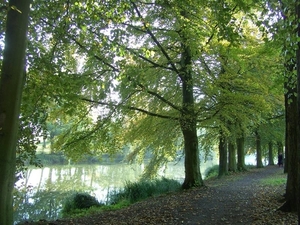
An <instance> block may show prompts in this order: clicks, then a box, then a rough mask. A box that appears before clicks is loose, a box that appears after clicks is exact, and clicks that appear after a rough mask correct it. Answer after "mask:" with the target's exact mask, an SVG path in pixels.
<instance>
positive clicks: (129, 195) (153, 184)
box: [109, 178, 181, 205]
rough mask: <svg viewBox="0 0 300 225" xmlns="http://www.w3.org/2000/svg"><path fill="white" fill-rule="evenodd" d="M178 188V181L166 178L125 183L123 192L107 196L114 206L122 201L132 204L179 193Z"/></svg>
mask: <svg viewBox="0 0 300 225" xmlns="http://www.w3.org/2000/svg"><path fill="white" fill-rule="evenodd" d="M180 187H181V186H180V183H179V182H178V181H175V180H172V179H167V178H162V179H155V180H153V181H149V180H142V181H139V182H133V183H132V182H127V183H126V184H125V187H124V189H123V190H121V191H118V192H117V193H113V194H111V196H109V198H110V204H112V205H114V204H118V203H119V202H124V201H125V202H127V201H128V202H130V203H134V202H137V201H140V200H143V199H146V198H149V197H152V196H156V195H160V194H164V193H168V192H174V191H179V190H180V189H181V188H180Z"/></svg>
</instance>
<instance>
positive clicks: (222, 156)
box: [219, 135, 228, 177]
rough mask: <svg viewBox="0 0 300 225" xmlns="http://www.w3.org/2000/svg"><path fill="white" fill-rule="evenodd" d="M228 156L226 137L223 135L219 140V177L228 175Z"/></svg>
mask: <svg viewBox="0 0 300 225" xmlns="http://www.w3.org/2000/svg"><path fill="white" fill-rule="evenodd" d="M227 158H228V157H227V143H226V138H225V137H223V136H222V135H221V136H220V141H219V177H222V176H224V175H226V174H227V172H228V163H227Z"/></svg>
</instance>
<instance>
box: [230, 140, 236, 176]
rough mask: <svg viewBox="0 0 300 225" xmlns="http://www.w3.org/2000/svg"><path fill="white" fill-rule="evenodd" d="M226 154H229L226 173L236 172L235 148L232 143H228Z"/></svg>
mask: <svg viewBox="0 0 300 225" xmlns="http://www.w3.org/2000/svg"><path fill="white" fill-rule="evenodd" d="M228 152H229V164H228V171H231V172H236V170H237V166H236V148H235V145H234V144H233V143H232V142H229V143H228Z"/></svg>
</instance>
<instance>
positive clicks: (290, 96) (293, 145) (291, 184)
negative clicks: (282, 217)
mask: <svg viewBox="0 0 300 225" xmlns="http://www.w3.org/2000/svg"><path fill="white" fill-rule="evenodd" d="M285 86H286V88H287V93H286V94H285V107H286V115H285V116H286V132H287V135H286V149H287V152H288V157H287V159H286V164H288V166H287V172H288V177H287V185H286V202H285V204H284V205H283V206H282V207H281V208H280V209H281V210H283V211H296V210H297V199H298V197H297V191H298V188H297V187H298V185H297V182H298V181H297V179H298V176H297V174H298V173H297V171H298V165H297V163H298V161H297V157H298V154H297V132H296V131H297V99H296V96H295V95H294V93H295V91H296V90H295V88H290V87H288V86H289V85H285Z"/></svg>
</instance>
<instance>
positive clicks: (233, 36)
mask: <svg viewBox="0 0 300 225" xmlns="http://www.w3.org/2000/svg"><path fill="white" fill-rule="evenodd" d="M21 2H22V3H20V1H16V0H11V1H10V3H9V5H7V6H6V5H5V6H3V7H2V8H3V9H4V10H3V11H5V12H7V16H6V14H5V15H4V14H3V15H2V14H1V16H2V17H3V19H2V20H1V23H2V24H3V25H4V22H5V21H6V25H5V32H4V33H3V34H1V39H2V37H4V36H3V35H4V34H5V51H4V54H3V56H2V58H1V59H2V70H1V84H0V132H1V133H0V146H1V154H2V156H3V157H1V160H0V170H1V171H4V172H3V173H2V175H0V183H1V185H0V194H1V196H0V198H1V199H3V201H1V203H0V223H1V224H12V216H11V215H12V194H11V193H12V188H13V183H14V182H13V181H14V173H15V162H16V158H15V156H16V154H17V162H19V163H20V164H18V165H21V167H22V166H23V164H22V163H23V162H24V161H26V160H28V158H29V159H30V160H31V161H32V162H33V163H35V161H34V156H35V146H36V144H37V137H38V136H41V135H45V134H46V132H47V122H49V121H50V122H52V123H54V122H56V123H66V124H71V126H68V128H67V129H65V130H64V132H63V133H61V134H60V135H59V137H58V138H57V139H56V142H55V143H54V144H53V147H54V148H56V149H59V150H60V151H63V152H64V154H65V155H67V156H69V157H71V158H74V159H76V158H79V157H81V156H82V155H83V154H101V153H109V154H114V153H116V152H117V151H119V149H121V148H122V147H123V146H126V145H129V144H130V146H133V151H132V152H131V153H130V155H129V158H130V159H135V158H140V159H142V158H143V156H144V155H145V154H146V153H147V151H149V150H151V155H152V156H153V158H152V161H151V162H150V163H149V167H148V170H147V171H146V173H148V174H149V175H151V174H152V172H153V171H155V170H156V169H157V168H158V167H159V165H160V164H162V163H165V162H167V161H168V160H171V159H173V158H174V157H175V156H176V154H177V152H178V150H179V149H183V154H184V159H185V164H184V167H185V168H184V169H185V180H184V183H183V185H182V186H183V188H190V187H194V186H201V185H203V180H202V176H201V173H200V160H199V151H200V150H203V151H208V150H209V149H211V148H212V147H213V146H214V145H216V144H218V145H219V153H220V175H223V174H225V173H226V171H227V170H228V169H229V170H236V169H240V170H243V169H244V152H245V147H244V141H245V138H246V137H250V136H252V137H254V140H255V143H256V150H257V158H258V165H257V166H258V167H261V166H262V162H261V145H262V143H263V142H265V143H267V144H269V146H270V149H271V148H272V144H273V143H274V142H275V143H283V142H284V138H283V136H284V116H285V117H286V132H285V134H286V137H285V140H286V141H285V143H286V150H287V154H286V155H287V162H288V163H287V165H288V166H287V170H288V174H289V175H288V185H287V205H288V206H289V207H290V209H292V210H295V209H296V208H295V207H296V206H297V201H296V200H295V199H299V198H298V196H299V195H298V190H296V189H297V187H298V186H299V185H296V184H298V183H297V182H298V180H297V179H298V176H297V175H298V174H299V173H298V167H297V164H295V162H297V161H296V160H298V157H299V154H298V152H299V151H298V148H299V146H300V145H297V133H296V130H297V129H299V124H298V127H297V121H296V120H297V118H298V116H297V115H299V112H298V111H297V100H298V101H299V98H297V97H296V95H295V93H296V92H297V91H299V89H297V86H296V81H297V79H296V75H297V71H298V68H299V67H298V66H297V65H298V58H297V57H296V56H298V55H297V54H298V53H297V54H296V52H297V51H298V36H297V35H295V30H297V31H298V30H299V28H298V22H297V21H298V20H297V16H298V14H297V13H298V3H295V2H294V1H288V0H287V1H286V2H284V1H281V2H269V1H263V0H262V1H255V2H252V1H240V0H232V1H225V0H224V1H201V0H200V1H199V0H197V1H195V0H191V1H169V0H157V1H150V0H149V1H148V0H144V1H130V0H106V1H101V3H100V2H99V1H93V0H88V1H76V0H68V1H47V2H45V1H38V0H37V1H34V2H33V4H32V5H31V14H30V17H29V16H28V11H29V10H28V8H29V2H30V1H21ZM295 4H296V5H295ZM27 18H29V27H28V37H27V39H28V41H27V54H26V63H27V65H26V67H25V68H24V53H25V40H26V38H25V34H26V32H25V31H26V27H27V23H26V22H25V21H28V19H27ZM14 20H16V21H14ZM19 21H21V22H19ZM20 28H22V29H20ZM20 31H22V32H23V33H17V34H16V33H15V32H20ZM10 32H11V33H10ZM17 43H18V44H17ZM19 43H20V44H19ZM17 53H18V54H20V55H18V54H17ZM10 60H12V61H10ZM299 63H300V59H299ZM12 65H13V66H12ZM17 65H18V66H17ZM25 71H26V72H25ZM298 73H300V72H298ZM25 75H26V82H24V77H25ZM298 76H299V75H298ZM10 82H12V83H10ZM284 84H285V86H283V85H284ZM23 88H24V91H23V97H22V104H21V98H20V96H21V92H22V89H23ZM284 88H285V91H284ZM14 90H15V92H13V91H14ZM284 94H285V98H284ZM7 96H9V97H7ZM284 102H285V104H284ZM298 104H299V103H298ZM20 106H21V113H19V107H20ZM10 107H11V108H10ZM297 113H298V114H297ZM95 115H97V116H95ZM18 117H19V120H18ZM18 121H20V122H18ZM298 123H299V121H298ZM18 124H20V125H19V136H18V137H17V136H16V134H17V133H18V132H17V128H18ZM7 137H11V138H7ZM298 139H299V138H298ZM16 140H18V141H16ZM16 143H17V147H16ZM199 143H200V144H199ZM200 146H201V148H200ZM227 146H228V151H229V164H228V165H227V161H228V160H227ZM236 152H237V155H238V158H237V160H236V159H235V156H236ZM271 152H272V151H271ZM236 161H237V165H236V164H235V163H236ZM295 182H296V183H295ZM295 187H296V189H295ZM295 196H296V198H294V199H293V198H292V197H295Z"/></svg>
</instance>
